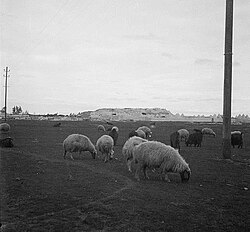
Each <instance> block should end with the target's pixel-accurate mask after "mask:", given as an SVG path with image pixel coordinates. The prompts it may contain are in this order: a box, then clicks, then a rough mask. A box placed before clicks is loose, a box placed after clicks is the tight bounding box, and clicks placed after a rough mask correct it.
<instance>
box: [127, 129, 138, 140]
mask: <svg viewBox="0 0 250 232" xmlns="http://www.w3.org/2000/svg"><path fill="white" fill-rule="evenodd" d="M133 136H138V133H137V132H136V131H135V130H132V131H130V132H129V134H128V138H132V137H133Z"/></svg>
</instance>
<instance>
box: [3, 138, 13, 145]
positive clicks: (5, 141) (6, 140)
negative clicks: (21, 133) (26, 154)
mask: <svg viewBox="0 0 250 232" xmlns="http://www.w3.org/2000/svg"><path fill="white" fill-rule="evenodd" d="M13 146H14V144H13V139H12V138H11V137H7V138H4V139H0V147H13Z"/></svg>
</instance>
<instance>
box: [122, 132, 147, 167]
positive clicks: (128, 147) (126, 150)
mask: <svg viewBox="0 0 250 232" xmlns="http://www.w3.org/2000/svg"><path fill="white" fill-rule="evenodd" d="M147 141H148V140H146V139H143V138H141V137H137V136H133V137H131V138H129V139H128V140H127V141H126V142H125V143H124V145H123V148H122V154H123V156H124V158H125V160H126V163H127V167H128V170H129V172H132V170H131V164H132V161H133V158H134V155H133V154H134V148H135V146H136V145H139V144H140V143H143V142H147Z"/></svg>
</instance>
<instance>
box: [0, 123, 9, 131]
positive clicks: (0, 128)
mask: <svg viewBox="0 0 250 232" xmlns="http://www.w3.org/2000/svg"><path fill="white" fill-rule="evenodd" d="M9 130H10V125H9V124H8V123H6V122H4V123H1V124H0V131H1V132H8V131H9Z"/></svg>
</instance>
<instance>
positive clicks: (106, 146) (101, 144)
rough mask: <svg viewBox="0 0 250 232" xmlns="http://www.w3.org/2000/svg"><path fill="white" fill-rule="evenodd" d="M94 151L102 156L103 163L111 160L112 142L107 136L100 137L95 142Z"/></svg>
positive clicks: (112, 152)
mask: <svg viewBox="0 0 250 232" xmlns="http://www.w3.org/2000/svg"><path fill="white" fill-rule="evenodd" d="M96 149H97V151H99V152H100V153H101V154H102V155H103V156H104V162H105V163H106V162H107V161H108V160H109V159H112V158H113V154H114V140H113V138H112V137H111V136H109V135H103V136H101V137H100V138H99V139H98V140H97V142H96Z"/></svg>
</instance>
